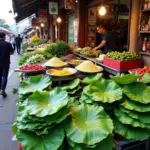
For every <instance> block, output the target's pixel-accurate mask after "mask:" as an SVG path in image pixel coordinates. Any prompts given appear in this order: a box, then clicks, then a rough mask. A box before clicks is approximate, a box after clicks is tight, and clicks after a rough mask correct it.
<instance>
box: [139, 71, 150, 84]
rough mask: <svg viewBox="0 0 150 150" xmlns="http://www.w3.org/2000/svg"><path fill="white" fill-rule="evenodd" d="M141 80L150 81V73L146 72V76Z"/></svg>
mask: <svg viewBox="0 0 150 150" xmlns="http://www.w3.org/2000/svg"><path fill="white" fill-rule="evenodd" d="M140 82H143V83H146V84H148V83H150V73H146V74H144V76H143V77H142V80H141V81H140Z"/></svg>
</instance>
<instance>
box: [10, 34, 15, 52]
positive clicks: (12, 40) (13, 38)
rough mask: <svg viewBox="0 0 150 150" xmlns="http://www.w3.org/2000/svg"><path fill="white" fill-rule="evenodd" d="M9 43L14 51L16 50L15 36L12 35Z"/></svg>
mask: <svg viewBox="0 0 150 150" xmlns="http://www.w3.org/2000/svg"><path fill="white" fill-rule="evenodd" d="M11 43H12V46H13V49H14V51H15V50H16V41H15V35H13V37H12V39H11Z"/></svg>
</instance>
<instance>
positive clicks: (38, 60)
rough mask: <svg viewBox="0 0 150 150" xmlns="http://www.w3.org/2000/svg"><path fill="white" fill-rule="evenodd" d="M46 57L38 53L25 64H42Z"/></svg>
mask: <svg viewBox="0 0 150 150" xmlns="http://www.w3.org/2000/svg"><path fill="white" fill-rule="evenodd" d="M44 60H45V57H44V56H43V55H41V54H36V55H35V56H32V57H30V58H29V59H27V61H26V63H25V65H28V64H41V63H42V62H44Z"/></svg>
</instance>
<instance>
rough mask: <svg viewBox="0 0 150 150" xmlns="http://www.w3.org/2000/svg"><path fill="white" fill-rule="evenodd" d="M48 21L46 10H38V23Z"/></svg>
mask: <svg viewBox="0 0 150 150" xmlns="http://www.w3.org/2000/svg"><path fill="white" fill-rule="evenodd" d="M47 21H48V15H47V10H46V9H38V22H39V23H45V22H47Z"/></svg>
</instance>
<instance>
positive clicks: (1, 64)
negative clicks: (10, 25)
mask: <svg viewBox="0 0 150 150" xmlns="http://www.w3.org/2000/svg"><path fill="white" fill-rule="evenodd" d="M5 37H6V35H5V33H3V32H0V95H2V96H3V97H6V96H7V94H6V92H5V89H6V85H7V78H8V72H9V66H10V55H12V54H13V53H14V50H13V48H12V45H11V43H9V42H6V41H5Z"/></svg>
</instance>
